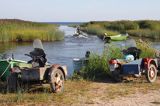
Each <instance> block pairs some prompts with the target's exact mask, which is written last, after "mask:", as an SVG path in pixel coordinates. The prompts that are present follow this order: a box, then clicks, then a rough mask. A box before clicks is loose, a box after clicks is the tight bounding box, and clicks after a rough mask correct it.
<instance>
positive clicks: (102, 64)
mask: <svg viewBox="0 0 160 106" xmlns="http://www.w3.org/2000/svg"><path fill="white" fill-rule="evenodd" d="M136 44H137V48H139V49H140V50H141V51H142V52H141V54H140V58H145V57H151V58H154V57H155V53H156V50H155V49H153V48H152V47H151V46H150V45H151V44H150V42H145V41H141V40H137V41H136ZM123 49H125V48H123ZM112 58H117V59H123V58H124V55H123V53H122V49H121V48H118V47H116V46H114V45H110V44H107V45H106V47H105V50H104V52H103V54H102V55H97V54H94V53H93V54H91V56H90V57H89V62H88V63H87V64H86V66H85V67H83V68H82V69H81V70H80V72H78V73H76V72H75V73H74V76H73V77H74V78H78V79H87V80H92V81H97V80H101V81H103V80H105V79H106V78H110V75H111V73H110V70H109V62H108V61H109V60H110V59H112Z"/></svg>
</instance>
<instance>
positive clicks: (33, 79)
mask: <svg viewBox="0 0 160 106" xmlns="http://www.w3.org/2000/svg"><path fill="white" fill-rule="evenodd" d="M36 42H39V43H40V44H38V45H37V44H36ZM40 46H41V47H40ZM33 47H34V50H33V51H31V52H30V53H29V54H26V55H27V56H29V57H31V60H30V61H28V62H26V61H22V60H16V59H14V58H13V57H12V58H11V57H9V58H2V59H0V79H1V81H4V82H6V83H7V90H8V91H9V92H10V91H11V92H13V91H17V90H22V89H23V90H24V88H23V87H24V86H25V85H28V86H30V85H33V84H35V85H42V84H50V87H51V92H61V91H63V88H64V80H65V79H66V78H67V67H66V66H65V65H64V66H61V65H59V64H47V59H46V58H45V56H46V54H45V53H44V50H43V47H42V43H41V41H40V40H38V39H36V40H35V41H34V43H33ZM27 89H29V88H27Z"/></svg>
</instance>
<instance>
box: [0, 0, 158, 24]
mask: <svg viewBox="0 0 160 106" xmlns="http://www.w3.org/2000/svg"><path fill="white" fill-rule="evenodd" d="M0 18H9V19H11V18H16V19H23V20H30V21H41V22H42V21H44V22H62V21H63V22H64V21H76V22H79V21H80V22H81V21H82V22H83V21H93V20H94V21H102V20H124V19H127V20H139V19H153V20H160V0H0Z"/></svg>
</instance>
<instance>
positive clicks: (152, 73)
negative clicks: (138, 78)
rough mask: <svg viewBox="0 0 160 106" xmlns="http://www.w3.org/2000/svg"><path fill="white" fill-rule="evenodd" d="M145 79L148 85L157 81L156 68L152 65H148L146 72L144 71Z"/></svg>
mask: <svg viewBox="0 0 160 106" xmlns="http://www.w3.org/2000/svg"><path fill="white" fill-rule="evenodd" d="M146 78H147V81H148V82H150V83H153V82H155V80H156V79H157V68H156V66H155V65H154V64H150V66H149V68H148V70H147V71H146Z"/></svg>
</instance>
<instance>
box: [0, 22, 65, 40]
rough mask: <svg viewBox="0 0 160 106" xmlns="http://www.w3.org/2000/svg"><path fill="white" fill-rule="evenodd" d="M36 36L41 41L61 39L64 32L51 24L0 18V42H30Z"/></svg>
mask: <svg viewBox="0 0 160 106" xmlns="http://www.w3.org/2000/svg"><path fill="white" fill-rule="evenodd" d="M36 38H38V39H41V40H42V41H55V40H63V39H64V33H63V32H61V31H59V30H58V26H56V25H53V24H46V23H37V22H29V21H22V20H0V42H10V41H12V42H16V41H23V42H31V41H33V40H34V39H36Z"/></svg>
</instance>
